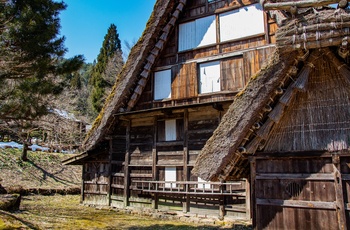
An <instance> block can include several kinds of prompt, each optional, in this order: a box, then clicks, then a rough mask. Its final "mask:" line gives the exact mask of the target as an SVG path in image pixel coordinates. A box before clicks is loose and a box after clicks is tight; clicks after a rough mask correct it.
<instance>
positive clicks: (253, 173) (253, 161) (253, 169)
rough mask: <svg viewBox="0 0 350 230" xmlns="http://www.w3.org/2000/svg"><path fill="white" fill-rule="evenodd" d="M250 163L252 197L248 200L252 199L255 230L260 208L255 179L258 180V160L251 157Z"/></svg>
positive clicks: (251, 205)
mask: <svg viewBox="0 0 350 230" xmlns="http://www.w3.org/2000/svg"><path fill="white" fill-rule="evenodd" d="M249 161H250V188H251V189H250V196H249V197H248V194H247V197H246V199H250V207H251V210H250V211H251V213H250V215H251V217H252V224H253V228H255V229H256V228H257V226H256V216H257V210H258V207H257V205H256V202H255V178H256V159H255V158H254V157H249Z"/></svg>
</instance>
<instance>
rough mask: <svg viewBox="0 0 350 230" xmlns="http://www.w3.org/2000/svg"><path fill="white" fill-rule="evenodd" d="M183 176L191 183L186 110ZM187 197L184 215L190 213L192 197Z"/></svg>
mask: <svg viewBox="0 0 350 230" xmlns="http://www.w3.org/2000/svg"><path fill="white" fill-rule="evenodd" d="M183 174H184V181H189V180H190V173H189V172H188V109H185V111H184V142H183ZM184 186H186V185H184ZM185 196H186V197H185V198H186V200H185V201H184V202H183V206H182V210H183V212H184V213H187V212H189V211H190V195H189V194H186V195H185Z"/></svg>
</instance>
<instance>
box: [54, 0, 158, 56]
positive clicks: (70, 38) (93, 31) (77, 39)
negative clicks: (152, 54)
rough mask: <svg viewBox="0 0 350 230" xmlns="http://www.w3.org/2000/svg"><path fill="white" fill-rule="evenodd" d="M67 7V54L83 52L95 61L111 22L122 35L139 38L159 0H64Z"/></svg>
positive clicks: (64, 21)
mask: <svg viewBox="0 0 350 230" xmlns="http://www.w3.org/2000/svg"><path fill="white" fill-rule="evenodd" d="M63 1H64V2H65V3H66V4H67V5H68V7H67V9H66V10H64V11H61V14H60V18H61V33H60V34H61V36H65V37H66V41H65V47H67V48H68V52H67V53H66V55H65V57H67V58H70V57H73V56H74V55H78V54H82V55H84V57H85V59H86V62H89V63H92V62H93V61H94V60H95V59H97V55H98V54H99V52H100V48H101V47H102V42H103V39H104V36H105V35H106V33H107V30H108V28H109V26H110V25H111V24H112V23H114V24H115V25H116V26H117V30H118V34H119V39H120V40H121V42H122V47H123V48H124V41H125V40H126V41H128V42H129V43H132V42H133V41H137V40H138V39H139V37H140V36H141V34H142V32H143V30H144V29H145V27H146V23H147V20H148V18H149V17H150V15H151V13H152V10H153V6H154V4H155V2H156V0H132V1H131V0H63Z"/></svg>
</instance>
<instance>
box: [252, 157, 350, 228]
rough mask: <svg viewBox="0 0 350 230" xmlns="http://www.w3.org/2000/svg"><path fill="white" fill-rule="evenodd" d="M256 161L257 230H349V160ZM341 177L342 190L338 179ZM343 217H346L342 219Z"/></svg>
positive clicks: (274, 158) (278, 159)
mask: <svg viewBox="0 0 350 230" xmlns="http://www.w3.org/2000/svg"><path fill="white" fill-rule="evenodd" d="M334 157H338V155H333V156H332V155H330V154H328V155H322V156H319V157H317V155H312V156H308V155H307V154H305V155H304V156H303V157H273V154H271V157H269V158H266V157H259V156H258V155H257V157H255V160H253V161H252V162H254V161H256V163H255V164H252V167H254V170H255V171H256V174H254V175H253V178H252V180H253V181H254V183H255V190H254V191H255V194H254V196H255V198H256V202H255V210H256V215H255V217H254V218H255V221H254V223H256V226H255V227H256V229H347V228H348V226H349V211H348V208H347V207H349V206H348V205H349V192H350V190H349V186H348V184H349V179H350V178H349V174H348V173H349V167H348V165H347V162H348V161H349V157H348V156H340V161H339V172H337V171H338V170H337V166H336V164H335V162H334V160H332V158H334ZM338 173H339V174H340V175H341V177H340V178H341V179H340V182H339V183H340V185H341V187H344V189H339V188H338V187H339V186H338V185H337V183H338V179H337V178H338V176H336V175H337V174H338ZM342 216H344V217H345V216H346V218H347V219H346V220H345V218H342Z"/></svg>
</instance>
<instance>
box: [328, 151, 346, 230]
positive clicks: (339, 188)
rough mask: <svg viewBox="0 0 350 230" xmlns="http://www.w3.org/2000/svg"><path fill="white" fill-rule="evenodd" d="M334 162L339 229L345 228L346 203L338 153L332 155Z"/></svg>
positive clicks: (343, 229)
mask: <svg viewBox="0 0 350 230" xmlns="http://www.w3.org/2000/svg"><path fill="white" fill-rule="evenodd" d="M332 163H333V170H334V172H333V175H334V189H335V197H336V205H337V217H338V224H339V229H341V230H345V229H346V228H347V226H346V217H345V204H344V194H343V181H342V175H341V169H340V157H339V155H338V154H334V155H332Z"/></svg>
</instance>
